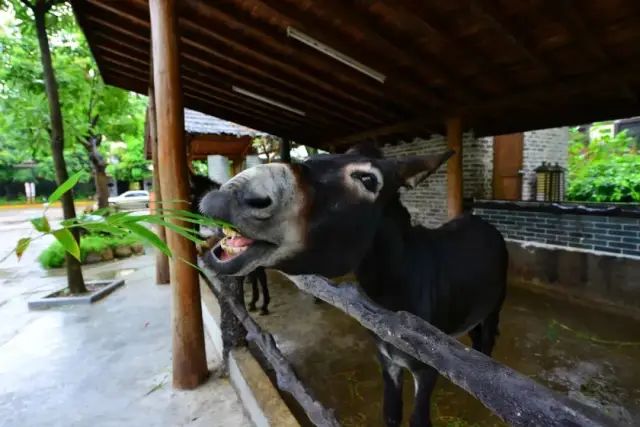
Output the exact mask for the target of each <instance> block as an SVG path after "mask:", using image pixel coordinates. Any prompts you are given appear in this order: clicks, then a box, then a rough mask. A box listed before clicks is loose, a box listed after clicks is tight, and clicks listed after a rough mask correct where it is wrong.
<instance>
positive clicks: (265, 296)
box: [253, 267, 271, 314]
mask: <svg viewBox="0 0 640 427" xmlns="http://www.w3.org/2000/svg"><path fill="white" fill-rule="evenodd" d="M253 274H255V275H256V276H257V278H258V281H259V282H260V290H261V291H262V307H261V308H260V314H269V302H270V301H271V297H270V296H269V287H268V286H267V273H266V271H265V270H264V268H262V267H260V268H258V269H257V270H256V271H254V272H253Z"/></svg>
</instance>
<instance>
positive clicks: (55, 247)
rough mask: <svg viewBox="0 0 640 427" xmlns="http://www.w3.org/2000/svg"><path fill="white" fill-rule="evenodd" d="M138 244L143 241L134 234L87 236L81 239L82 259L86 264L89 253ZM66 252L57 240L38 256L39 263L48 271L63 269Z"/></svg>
mask: <svg viewBox="0 0 640 427" xmlns="http://www.w3.org/2000/svg"><path fill="white" fill-rule="evenodd" d="M136 243H142V240H141V239H140V238H139V237H138V236H136V235H134V234H127V235H124V236H104V235H97V234H89V235H85V236H83V237H82V239H80V259H81V260H82V261H83V262H84V260H85V259H86V258H87V254H88V253H89V252H102V251H104V250H106V249H108V248H111V249H114V248H115V247H116V246H120V245H129V246H130V245H134V244H136ZM64 252H65V251H64V248H63V247H62V245H61V244H60V243H59V242H58V241H57V240H56V241H55V242H53V243H52V244H51V245H49V247H48V248H46V249H45V250H44V251H42V253H41V254H40V256H38V261H39V262H40V265H42V267H43V268H46V269H50V268H59V267H62V266H63V265H64Z"/></svg>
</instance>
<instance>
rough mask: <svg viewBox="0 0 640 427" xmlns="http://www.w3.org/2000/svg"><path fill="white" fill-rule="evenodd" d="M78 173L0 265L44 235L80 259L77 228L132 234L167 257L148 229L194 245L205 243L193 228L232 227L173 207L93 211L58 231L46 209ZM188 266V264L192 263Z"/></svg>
mask: <svg viewBox="0 0 640 427" xmlns="http://www.w3.org/2000/svg"><path fill="white" fill-rule="evenodd" d="M81 174H82V173H81V172H78V173H76V174H74V175H73V176H71V177H70V178H69V179H68V180H67V181H65V182H64V183H62V184H61V185H60V186H59V187H58V188H57V189H56V190H55V191H54V192H53V194H51V196H50V197H49V199H48V202H49V203H48V205H47V206H46V207H45V209H44V211H43V213H42V216H41V217H37V218H34V219H32V220H31V225H32V226H33V228H34V229H35V231H37V232H38V233H40V234H38V235H36V236H35V237H31V236H29V237H23V238H21V239H19V240H18V242H17V244H16V247H15V248H14V249H13V250H12V251H11V252H9V253H8V254H7V255H5V256H4V257H3V258H2V260H0V262H1V261H4V260H5V259H7V258H8V257H9V256H11V255H12V254H14V253H15V254H16V256H17V257H18V259H20V257H22V255H23V254H24V252H25V251H26V250H27V249H28V248H29V245H30V244H31V242H33V241H34V240H37V239H40V238H42V237H44V236H46V235H52V236H53V237H54V238H55V239H56V240H57V241H58V242H59V243H60V244H61V245H62V247H63V248H64V249H65V251H67V252H69V253H70V254H71V255H72V256H73V257H74V258H76V259H78V260H80V246H79V245H78V242H77V241H76V240H75V239H74V238H73V234H72V233H71V230H72V229H74V228H80V229H83V230H85V231H87V232H89V233H92V232H93V233H105V234H109V235H113V236H122V235H125V234H129V233H132V234H133V235H135V236H137V237H139V238H140V239H141V240H143V241H145V242H147V243H148V244H150V245H152V246H153V247H155V248H156V249H158V250H159V251H161V252H162V253H164V254H166V255H167V256H169V257H171V256H172V253H171V250H170V249H169V247H168V246H167V244H166V243H165V242H164V241H163V240H162V239H161V238H160V237H158V235H157V234H156V233H154V232H153V231H152V230H151V229H150V227H148V226H151V225H160V226H163V227H166V228H167V229H169V230H171V231H173V232H175V233H177V234H179V235H180V236H182V237H184V238H186V239H188V240H190V241H192V242H194V243H195V244H202V243H204V241H203V240H202V238H201V237H200V234H199V233H198V231H197V229H196V227H195V226H196V225H200V226H205V227H211V228H213V227H229V228H233V226H232V225H231V224H229V223H227V222H225V221H221V220H215V219H212V218H208V217H205V216H202V215H200V214H196V213H193V212H190V211H187V210H183V209H173V208H160V209H158V211H159V212H158V213H157V214H146V215H137V214H133V213H131V212H118V213H111V212H110V211H109V210H108V209H101V210H98V211H95V212H94V213H93V214H92V215H89V216H82V217H79V218H73V219H69V220H64V221H61V223H60V227H59V228H55V229H54V228H52V227H51V222H50V221H49V219H48V217H47V211H48V209H49V207H50V206H51V205H52V204H53V203H55V202H57V201H58V200H59V199H60V198H61V197H62V195H63V194H65V193H66V192H68V191H70V190H71V189H72V188H73V187H74V186H75V185H76V184H77V183H78V181H79V179H80V177H81ZM170 203H175V201H168V202H164V203H163V204H164V205H167V204H170ZM176 222H179V223H186V224H187V226H184V225H178V224H177V223H176ZM144 224H146V225H147V226H145V225H144ZM184 261H185V262H187V261H186V260H184ZM189 264H190V265H191V263H189Z"/></svg>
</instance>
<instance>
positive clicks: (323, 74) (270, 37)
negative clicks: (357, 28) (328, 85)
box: [185, 0, 439, 108]
mask: <svg viewBox="0 0 640 427" xmlns="http://www.w3.org/2000/svg"><path fill="white" fill-rule="evenodd" d="M185 3H187V4H189V6H190V8H191V10H192V11H193V12H195V13H194V16H197V17H200V18H201V19H207V20H208V21H215V22H218V23H219V24H220V26H225V27H227V29H228V31H227V32H232V33H233V34H234V41H235V40H237V41H238V42H240V43H241V44H244V45H246V46H255V45H259V46H264V48H263V49H260V51H265V52H267V53H268V54H269V57H272V58H277V59H278V60H279V61H280V62H283V63H285V64H291V65H294V66H296V67H297V68H299V69H300V71H303V72H306V73H309V72H313V73H314V75H317V77H318V78H320V79H327V78H328V77H331V78H330V79H329V80H330V81H332V82H340V86H341V87H342V88H349V91H353V92H357V91H365V92H370V93H372V94H373V93H375V94H377V96H382V97H383V98H384V99H386V100H387V102H388V101H390V100H391V101H392V102H393V103H395V104H397V105H398V106H403V108H406V107H409V108H415V107H417V106H419V105H420V104H421V103H422V101H419V98H420V96H417V95H418V94H416V93H415V91H412V90H410V87H409V85H407V84H405V83H404V82H405V80H406V78H405V76H404V75H402V78H400V79H392V80H390V81H388V82H385V85H379V84H376V83H373V82H371V81H370V79H369V77H366V76H364V75H362V74H361V73H359V72H358V71H355V70H352V69H350V68H346V67H342V66H341V65H340V64H338V63H336V62H334V61H327V60H326V58H325V57H323V56H321V55H319V54H318V53H315V52H313V51H309V50H308V49H306V48H305V47H304V46H300V45H297V44H295V43H294V44H292V43H291V41H290V40H289V39H288V37H287V36H286V27H287V26H288V25H290V24H291V25H295V26H297V27H299V28H300V27H301V25H300V24H299V23H298V22H297V21H296V20H294V19H291V17H290V16H288V15H287V14H281V15H279V16H278V15H274V16H272V17H271V18H273V19H271V18H270V17H269V16H268V14H269V13H270V12H271V11H270V10H269V9H264V8H261V7H260V5H259V4H257V5H256V4H245V5H242V6H241V7H242V8H243V10H244V11H245V12H247V13H244V14H243V13H242V11H240V13H239V11H238V9H237V6H235V5H234V4H231V2H228V3H227V4H224V3H218V4H216V5H215V7H212V6H211V5H207V4H205V3H204V2H199V1H196V0H185ZM269 6H270V7H272V6H277V5H275V4H274V3H273V2H271V3H269ZM249 10H250V12H249ZM265 13H266V15H265ZM243 15H244V17H243ZM205 17H206V18H205ZM255 18H259V19H255ZM238 33H240V34H238ZM223 34H224V33H223ZM337 39H338V40H341V39H339V38H337ZM342 43H344V42H343V41H340V44H342ZM377 60H378V59H376V61H377ZM333 84H334V85H335V83H333ZM421 96H422V97H423V98H424V97H429V95H428V94H424V95H421ZM430 101H431V102H434V103H438V102H439V100H438V99H436V98H434V97H431V98H430ZM416 102H418V104H416Z"/></svg>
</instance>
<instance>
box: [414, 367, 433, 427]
mask: <svg viewBox="0 0 640 427" xmlns="http://www.w3.org/2000/svg"><path fill="white" fill-rule="evenodd" d="M410 370H411V375H413V380H414V383H415V397H416V398H415V402H414V405H413V413H412V414H411V421H410V423H409V426H410V427H431V394H432V392H433V389H434V388H435V386H436V380H437V379H438V372H437V371H436V370H435V369H433V368H432V367H431V366H428V365H423V364H420V365H419V366H411V367H410Z"/></svg>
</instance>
